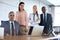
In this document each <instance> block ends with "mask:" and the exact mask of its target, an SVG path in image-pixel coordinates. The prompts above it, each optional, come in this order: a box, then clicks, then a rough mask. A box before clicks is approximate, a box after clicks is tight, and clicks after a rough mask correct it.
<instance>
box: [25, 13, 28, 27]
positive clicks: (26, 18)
mask: <svg viewBox="0 0 60 40" xmlns="http://www.w3.org/2000/svg"><path fill="white" fill-rule="evenodd" d="M25 20H26V26H28V16H27V12H26V13H25Z"/></svg>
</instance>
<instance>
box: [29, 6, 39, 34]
mask: <svg viewBox="0 0 60 40" xmlns="http://www.w3.org/2000/svg"><path fill="white" fill-rule="evenodd" d="M39 21H40V20H39V14H38V11H37V6H36V5H34V6H33V13H32V14H30V15H29V22H30V24H31V26H30V29H29V33H28V35H31V33H32V30H33V27H34V26H35V25H38V23H39Z"/></svg>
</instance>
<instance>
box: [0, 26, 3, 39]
mask: <svg viewBox="0 0 60 40" xmlns="http://www.w3.org/2000/svg"><path fill="white" fill-rule="evenodd" d="M0 39H4V28H3V27H0Z"/></svg>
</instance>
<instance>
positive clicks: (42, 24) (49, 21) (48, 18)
mask: <svg viewBox="0 0 60 40" xmlns="http://www.w3.org/2000/svg"><path fill="white" fill-rule="evenodd" d="M40 18H41V19H40V20H41V22H40V23H39V25H41V26H44V25H52V16H51V14H48V13H47V22H46V23H45V22H44V20H43V14H41V15H40Z"/></svg>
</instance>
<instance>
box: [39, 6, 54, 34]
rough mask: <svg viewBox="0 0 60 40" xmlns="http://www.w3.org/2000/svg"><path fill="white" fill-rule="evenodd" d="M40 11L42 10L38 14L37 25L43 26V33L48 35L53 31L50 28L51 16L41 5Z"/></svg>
mask: <svg viewBox="0 0 60 40" xmlns="http://www.w3.org/2000/svg"><path fill="white" fill-rule="evenodd" d="M42 12H43V14H41V15H40V18H41V22H40V23H39V25H41V26H44V30H43V34H48V35H49V34H50V33H52V31H53V29H52V16H51V14H48V13H46V8H45V7H42ZM52 34H53V33H52ZM53 35H54V34H53Z"/></svg>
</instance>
